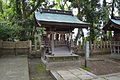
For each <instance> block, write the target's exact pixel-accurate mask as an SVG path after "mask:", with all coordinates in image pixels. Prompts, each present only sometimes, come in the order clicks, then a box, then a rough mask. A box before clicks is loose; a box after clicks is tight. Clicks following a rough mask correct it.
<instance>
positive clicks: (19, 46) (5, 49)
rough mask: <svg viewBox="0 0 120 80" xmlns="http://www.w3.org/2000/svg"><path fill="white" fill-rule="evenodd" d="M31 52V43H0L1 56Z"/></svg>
mask: <svg viewBox="0 0 120 80" xmlns="http://www.w3.org/2000/svg"><path fill="white" fill-rule="evenodd" d="M30 52H31V41H17V42H11V41H0V54H1V55H19V54H29V53H30Z"/></svg>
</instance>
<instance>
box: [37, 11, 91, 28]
mask: <svg viewBox="0 0 120 80" xmlns="http://www.w3.org/2000/svg"><path fill="white" fill-rule="evenodd" d="M35 18H36V20H37V21H45V22H57V23H67V24H69V23H70V24H79V25H80V24H81V25H86V26H88V25H90V24H89V23H86V22H83V21H81V20H79V19H78V18H77V17H76V16H73V15H72V12H70V11H60V10H56V11H55V10H54V11H49V10H48V11H36V12H35Z"/></svg>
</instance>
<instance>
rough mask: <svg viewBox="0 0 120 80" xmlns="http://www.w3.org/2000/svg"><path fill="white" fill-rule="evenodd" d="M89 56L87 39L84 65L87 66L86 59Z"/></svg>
mask: <svg viewBox="0 0 120 80" xmlns="http://www.w3.org/2000/svg"><path fill="white" fill-rule="evenodd" d="M89 56H90V49H89V41H87V42H86V47H85V67H87V60H88V58H89Z"/></svg>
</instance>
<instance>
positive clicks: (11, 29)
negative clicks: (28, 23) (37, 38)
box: [0, 24, 33, 41]
mask: <svg viewBox="0 0 120 80" xmlns="http://www.w3.org/2000/svg"><path fill="white" fill-rule="evenodd" d="M32 31H33V29H32V28H31V27H27V28H23V27H22V26H18V25H8V24H0V40H4V41H15V40H21V39H23V40H29V39H32V38H33V36H31V32H32ZM23 32H24V35H22V33H23Z"/></svg>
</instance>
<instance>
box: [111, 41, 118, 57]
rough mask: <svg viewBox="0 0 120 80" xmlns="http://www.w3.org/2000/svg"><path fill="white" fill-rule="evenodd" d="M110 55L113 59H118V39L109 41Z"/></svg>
mask: <svg viewBox="0 0 120 80" xmlns="http://www.w3.org/2000/svg"><path fill="white" fill-rule="evenodd" d="M111 56H112V58H115V59H120V41H112V42H111Z"/></svg>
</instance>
